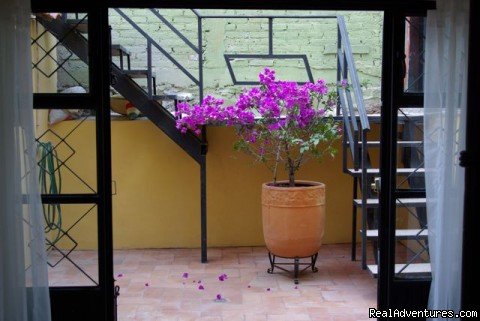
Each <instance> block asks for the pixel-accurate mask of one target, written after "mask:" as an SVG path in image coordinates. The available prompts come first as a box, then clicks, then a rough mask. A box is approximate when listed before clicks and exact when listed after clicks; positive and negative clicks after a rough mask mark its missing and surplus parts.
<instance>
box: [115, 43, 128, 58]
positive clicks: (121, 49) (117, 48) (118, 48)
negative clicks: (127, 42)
mask: <svg viewBox="0 0 480 321" xmlns="http://www.w3.org/2000/svg"><path fill="white" fill-rule="evenodd" d="M120 52H123V53H124V54H127V55H129V54H130V50H128V49H127V48H125V47H124V46H122V45H112V56H120Z"/></svg>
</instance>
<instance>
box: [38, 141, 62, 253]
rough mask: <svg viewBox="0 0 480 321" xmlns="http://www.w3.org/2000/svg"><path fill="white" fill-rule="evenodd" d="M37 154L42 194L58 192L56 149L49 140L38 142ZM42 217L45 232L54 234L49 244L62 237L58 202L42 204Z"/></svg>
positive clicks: (60, 181) (58, 161)
mask: <svg viewBox="0 0 480 321" xmlns="http://www.w3.org/2000/svg"><path fill="white" fill-rule="evenodd" d="M37 154H38V156H39V159H40V160H39V162H38V165H39V175H38V176H39V182H40V190H41V193H42V194H60V193H61V190H62V175H61V173H60V165H61V164H60V160H59V158H58V155H57V151H56V150H55V148H54V147H53V144H52V143H51V142H45V143H43V142H39V144H38V147H37ZM43 217H44V218H45V233H46V234H48V235H54V238H53V239H51V240H49V242H50V244H49V245H50V246H53V245H55V243H56V242H57V241H58V240H59V239H60V238H61V237H62V208H61V205H60V204H44V205H43Z"/></svg>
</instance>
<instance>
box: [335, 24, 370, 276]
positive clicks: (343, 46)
mask: <svg viewBox="0 0 480 321" xmlns="http://www.w3.org/2000/svg"><path fill="white" fill-rule="evenodd" d="M337 26H338V41H337V94H338V97H339V99H338V102H339V103H338V105H339V106H340V108H337V115H339V116H340V112H341V114H342V115H341V116H342V117H343V126H344V135H343V146H342V148H343V170H344V172H345V173H348V171H349V170H348V168H347V167H348V166H347V165H348V161H347V154H348V149H350V154H351V156H352V162H353V169H354V170H355V171H357V170H359V169H361V175H360V180H361V191H362V244H363V245H365V244H366V243H367V233H366V231H367V206H366V204H367V198H368V193H367V191H368V188H369V187H368V175H367V173H368V167H369V162H368V146H367V145H368V144H367V141H368V138H367V134H368V132H369V131H370V123H369V120H368V116H367V111H366V108H365V104H364V100H363V93H362V88H361V84H360V80H359V78H358V73H357V69H356V67H355V61H354V59H353V52H352V46H351V44H350V38H349V37H348V32H347V27H346V25H345V19H344V17H343V16H338V17H337ZM352 92H353V97H352ZM358 120H360V121H358ZM357 183H358V179H357V177H355V178H354V190H353V195H354V198H356V196H357ZM353 214H354V217H355V213H353ZM353 224H354V225H355V226H356V221H355V223H353ZM354 233H355V232H354ZM353 236H354V237H355V235H353ZM354 244H355V243H353V240H352V253H353V252H354V251H355V250H356V249H355V248H354V246H353V245H354ZM366 251H367V247H366V246H362V268H364V269H366V267H367V265H366V259H365V258H366V254H367V253H366Z"/></svg>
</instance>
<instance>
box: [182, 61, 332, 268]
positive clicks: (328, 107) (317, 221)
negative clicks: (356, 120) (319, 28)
mask: <svg viewBox="0 0 480 321" xmlns="http://www.w3.org/2000/svg"><path fill="white" fill-rule="evenodd" d="M259 81H260V86H258V87H253V88H251V89H249V90H244V91H243V92H242V93H241V94H240V95H239V98H238V100H237V101H236V103H235V104H233V105H228V106H225V104H224V101H223V100H221V99H216V98H214V97H212V96H207V97H206V98H205V99H204V100H203V101H202V103H201V104H200V105H194V106H190V105H189V104H187V103H182V104H180V105H179V106H178V107H179V110H178V113H177V117H178V120H177V128H178V129H179V130H181V131H182V132H186V131H187V130H192V131H194V132H195V133H197V134H200V133H201V127H202V126H204V125H208V124H225V125H227V126H234V127H235V128H236V132H237V135H238V141H237V142H236V143H235V146H234V147H235V149H236V150H241V151H244V152H246V153H247V154H249V155H251V156H253V157H254V158H255V159H256V160H258V161H260V162H262V163H264V164H266V165H267V167H268V168H269V169H270V170H271V171H272V174H273V180H272V181H271V182H267V183H264V184H263V186H262V219H263V233H264V238H265V243H266V246H267V248H268V250H269V252H270V253H271V254H273V256H274V257H275V256H280V257H284V258H293V259H295V262H296V263H298V258H303V257H312V269H314V258H316V254H317V253H318V250H319V249H320V246H321V244H322V237H323V233H324V226H325V185H324V184H322V183H319V182H312V181H300V180H297V179H296V178H295V175H296V173H297V172H298V170H299V169H300V168H301V166H302V165H303V164H304V163H305V162H307V161H308V160H309V159H311V158H315V159H318V160H320V159H321V158H322V157H323V156H324V155H326V154H327V155H330V156H332V157H333V156H334V155H335V153H336V150H335V148H334V146H333V143H334V142H335V140H337V139H338V138H339V136H340V127H339V124H338V123H337V122H336V121H335V120H334V118H333V116H332V114H333V113H332V111H333V107H334V106H335V103H336V93H335V92H334V91H329V90H328V88H327V85H326V83H325V81H323V80H319V81H317V82H316V83H306V84H303V85H299V84H297V83H295V82H291V81H279V80H276V79H275V71H274V70H270V69H268V68H267V69H265V70H264V71H263V72H262V73H260V75H259ZM280 167H283V168H284V170H285V171H286V173H287V174H288V180H283V181H282V180H281V181H279V180H277V173H278V171H279V169H280ZM271 262H272V269H271V270H273V267H274V265H275V262H274V260H273V261H272V259H271ZM295 268H296V271H297V270H298V264H296V265H295Z"/></svg>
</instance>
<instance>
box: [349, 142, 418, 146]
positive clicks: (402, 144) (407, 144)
mask: <svg viewBox="0 0 480 321" xmlns="http://www.w3.org/2000/svg"><path fill="white" fill-rule="evenodd" d="M358 143H359V144H360V145H362V143H363V142H358ZM347 145H350V142H348V141H347ZM367 146H369V147H380V141H378V140H371V141H367ZM397 146H398V147H421V146H423V141H421V140H399V141H397Z"/></svg>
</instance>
